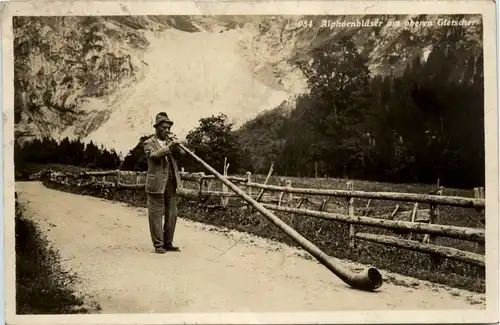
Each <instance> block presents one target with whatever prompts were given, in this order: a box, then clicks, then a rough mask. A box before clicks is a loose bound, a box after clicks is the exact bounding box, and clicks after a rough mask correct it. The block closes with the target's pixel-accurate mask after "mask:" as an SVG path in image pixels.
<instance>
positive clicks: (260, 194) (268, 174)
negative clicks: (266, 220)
mask: <svg viewBox="0 0 500 325" xmlns="http://www.w3.org/2000/svg"><path fill="white" fill-rule="evenodd" d="M273 168H274V163H272V164H271V167H270V168H269V172H267V176H266V180H265V181H264V185H265V184H267V182H268V181H269V178H270V177H271V174H272V173H273ZM264 191H265V190H264V189H261V190H260V192H259V195H257V198H256V199H255V201H257V202H258V201H259V200H260V199H261V198H262V195H264Z"/></svg>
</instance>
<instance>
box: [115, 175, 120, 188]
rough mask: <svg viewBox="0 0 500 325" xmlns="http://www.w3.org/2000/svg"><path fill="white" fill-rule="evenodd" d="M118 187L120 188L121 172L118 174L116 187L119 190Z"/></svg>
mask: <svg viewBox="0 0 500 325" xmlns="http://www.w3.org/2000/svg"><path fill="white" fill-rule="evenodd" d="M118 186H120V171H118V172H117V173H116V181H115V187H116V188H118Z"/></svg>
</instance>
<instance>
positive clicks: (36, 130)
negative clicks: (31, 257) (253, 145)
mask: <svg viewBox="0 0 500 325" xmlns="http://www.w3.org/2000/svg"><path fill="white" fill-rule="evenodd" d="M443 18H446V17H441V16H433V17H427V16H405V17H401V16H397V17H396V16H377V17H367V16H348V17H339V18H336V17H334V18H332V17H317V16H316V17H285V16H270V17H253V16H238V17H236V18H235V17H225V16H220V17H206V16H175V17H174V16H141V17H135V16H126V17H16V18H15V19H14V34H15V40H14V47H15V52H14V54H15V78H14V83H15V116H16V120H15V123H16V138H17V139H19V140H20V141H24V140H27V139H31V138H35V137H43V136H51V137H54V138H59V137H64V136H69V137H79V138H83V139H92V140H94V141H96V142H100V143H102V144H104V145H106V146H107V147H110V148H114V149H117V150H119V151H120V150H121V151H127V150H129V149H130V148H132V147H133V146H134V145H135V143H136V142H137V139H138V137H140V136H141V135H143V134H144V133H147V132H151V130H150V129H151V116H152V115H153V114H154V113H155V112H156V111H158V110H162V109H165V107H172V106H173V107H176V109H177V111H175V110H174V112H173V113H172V114H173V115H174V117H176V118H177V120H181V121H183V123H178V124H177V126H179V127H180V129H179V133H180V134H179V135H180V136H181V137H182V136H183V135H185V134H186V133H187V131H189V129H190V128H192V127H194V126H196V124H197V121H198V119H199V118H201V117H205V116H208V115H211V114H212V113H215V112H217V111H224V112H227V114H228V115H229V117H230V118H232V119H234V120H235V121H236V122H238V123H237V124H241V122H244V120H248V119H250V118H252V117H253V116H255V115H257V114H258V113H260V112H262V111H264V110H267V109H271V108H273V107H276V106H278V105H280V103H281V102H283V101H288V100H292V101H293V98H294V96H296V95H297V94H300V93H303V92H307V86H306V82H305V77H304V76H303V75H302V72H301V70H300V69H299V68H298V65H299V64H307V62H308V60H309V54H310V53H312V52H313V51H314V50H316V49H318V48H321V47H322V46H323V44H325V43H327V42H334V41H335V40H338V39H340V38H341V37H346V36H347V37H351V38H352V39H354V40H355V42H356V44H357V45H358V48H359V50H360V51H361V52H362V53H364V54H365V55H366V56H367V57H369V60H370V61H369V62H370V70H371V72H372V74H373V75H377V74H391V73H396V74H397V73H400V72H401V71H402V70H403V69H404V67H405V66H406V64H408V62H410V61H411V60H412V59H413V58H414V57H415V56H416V55H420V56H421V57H424V58H425V56H426V55H427V53H429V52H430V51H432V46H436V45H438V44H439V39H440V38H441V37H442V36H443V35H447V37H451V36H453V35H451V36H450V33H452V34H453V33H456V34H457V42H455V43H453V45H452V46H453V47H454V48H453V50H454V51H457V52H460V51H465V50H464V49H466V48H467V47H471V46H472V47H476V48H478V50H480V49H481V44H482V40H481V38H480V35H481V28H482V26H481V24H480V20H479V18H477V17H473V18H474V19H475V21H476V24H475V25H473V26H467V27H450V26H437V21H438V20H439V19H443ZM448 18H449V17H448ZM374 19H375V20H376V19H378V20H381V21H383V22H384V23H383V24H381V26H380V27H376V28H367V27H362V26H356V25H354V26H351V27H336V28H306V27H303V26H302V27H301V26H300V23H299V21H314V23H315V24H316V26H320V25H321V24H322V21H323V20H330V21H331V20H333V21H337V20H338V21H340V22H342V21H346V22H347V21H351V22H356V21H361V20H365V21H366V20H374ZM454 19H455V20H459V19H461V17H454ZM467 19H468V20H470V19H471V18H470V17H467ZM396 20H398V21H401V22H403V23H402V24H401V25H400V26H394V25H393V24H387V22H388V21H396ZM426 20H432V21H434V26H425V25H415V24H413V25H411V24H410V25H408V24H405V23H404V22H405V21H426ZM187 43H189V44H191V45H190V46H191V48H190V49H187V47H186V46H185V44H187ZM152 44H154V46H153V45H152ZM182 51H185V52H182ZM197 51H198V53H197ZM162 53H165V56H164V57H163V56H162V55H160V54H162ZM469 53H470V52H469ZM478 53H479V52H478ZM167 54H168V55H167ZM187 54H189V60H188V58H187V56H188V55H187ZM195 54H196V55H198V56H196V55H195ZM176 55H177V56H185V57H186V60H184V61H182V60H180V59H179V58H177V57H176ZM164 60H167V61H168V62H165V61H164ZM196 62H198V64H196ZM160 67H162V68H161V69H163V70H161V71H160ZM194 79H197V80H194ZM211 84H217V86H213V85H211ZM153 88H154V89H153ZM148 89H149V90H150V91H151V92H152V95H151V96H150V98H149V100H150V101H147V100H145V99H144V98H146V99H148V98H147V97H148V96H147V94H148ZM153 93H154V94H153ZM153 95H154V96H156V97H153ZM174 99H175V100H174ZM182 100H184V101H185V102H186V105H184V104H183V101H182ZM168 105H170V106H168ZM139 111H141V112H139ZM240 120H241V121H240ZM184 121H185V123H184ZM181 124H182V125H181Z"/></svg>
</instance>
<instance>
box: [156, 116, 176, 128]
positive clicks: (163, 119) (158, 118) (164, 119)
mask: <svg viewBox="0 0 500 325" xmlns="http://www.w3.org/2000/svg"><path fill="white" fill-rule="evenodd" d="M163 122H166V123H168V124H170V126H172V125H173V124H174V122H173V121H171V120H170V119H169V118H168V115H167V113H165V112H160V113H158V114H156V122H155V124H154V127H156V126H157V125H158V124H160V123H163Z"/></svg>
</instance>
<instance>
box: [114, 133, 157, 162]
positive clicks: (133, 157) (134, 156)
mask: <svg viewBox="0 0 500 325" xmlns="http://www.w3.org/2000/svg"><path fill="white" fill-rule="evenodd" d="M151 137H152V135H145V136H142V137H141V138H140V139H139V143H137V145H136V146H135V147H134V148H133V149H132V150H130V152H129V153H128V154H127V156H125V158H124V159H123V163H122V164H121V166H120V169H121V170H131V171H146V170H148V160H147V158H146V154H145V153H144V141H146V140H147V139H149V138H151Z"/></svg>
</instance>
